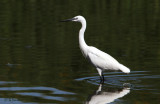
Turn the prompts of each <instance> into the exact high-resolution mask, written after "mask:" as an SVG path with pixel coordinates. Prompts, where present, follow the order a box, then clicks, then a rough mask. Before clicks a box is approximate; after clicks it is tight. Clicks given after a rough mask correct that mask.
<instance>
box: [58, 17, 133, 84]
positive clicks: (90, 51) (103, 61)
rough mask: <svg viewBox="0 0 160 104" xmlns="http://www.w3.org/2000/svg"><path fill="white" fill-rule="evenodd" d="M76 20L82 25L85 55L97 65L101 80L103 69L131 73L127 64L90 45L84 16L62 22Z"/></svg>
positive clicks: (82, 42) (81, 39)
mask: <svg viewBox="0 0 160 104" xmlns="http://www.w3.org/2000/svg"><path fill="white" fill-rule="evenodd" d="M66 21H74V22H80V23H81V24H82V27H81V29H80V31H79V47H80V49H81V51H82V53H83V55H84V57H86V58H87V59H88V60H89V61H90V62H91V63H92V64H93V66H95V67H96V69H97V71H98V73H99V75H100V79H101V82H102V83H103V82H104V76H103V71H104V70H121V71H122V72H124V73H130V69H129V68H127V67H126V66H124V65H122V64H120V63H119V62H118V61H117V60H116V59H114V58H113V57H112V56H110V55H109V54H107V53H105V52H103V51H101V50H99V49H97V48H95V47H93V46H88V45H87V44H86V42H85V40H84V32H85V30H86V20H85V18H84V17H83V16H75V17H73V18H71V19H67V20H62V21H61V22H66Z"/></svg>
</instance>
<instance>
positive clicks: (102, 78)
mask: <svg viewBox="0 0 160 104" xmlns="http://www.w3.org/2000/svg"><path fill="white" fill-rule="evenodd" d="M100 78H101V81H100V83H101V84H103V83H104V75H103V72H102V73H101V76H100Z"/></svg>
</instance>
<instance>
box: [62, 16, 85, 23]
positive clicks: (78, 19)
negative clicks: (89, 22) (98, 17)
mask: <svg viewBox="0 0 160 104" xmlns="http://www.w3.org/2000/svg"><path fill="white" fill-rule="evenodd" d="M83 20H85V19H84V17H83V16H75V17H73V18H71V19H66V20H62V21H61V22H68V21H74V22H82V21H83Z"/></svg>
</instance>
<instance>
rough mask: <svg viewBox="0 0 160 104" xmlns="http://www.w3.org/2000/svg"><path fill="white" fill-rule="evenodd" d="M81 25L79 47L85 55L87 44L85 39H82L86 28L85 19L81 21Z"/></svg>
mask: <svg viewBox="0 0 160 104" xmlns="http://www.w3.org/2000/svg"><path fill="white" fill-rule="evenodd" d="M81 23H82V27H81V29H80V31H79V46H80V49H81V51H82V53H83V55H84V56H87V52H86V51H87V47H88V45H87V44H86V42H85V40H84V32H85V30H86V21H85V20H84V21H82V22H81Z"/></svg>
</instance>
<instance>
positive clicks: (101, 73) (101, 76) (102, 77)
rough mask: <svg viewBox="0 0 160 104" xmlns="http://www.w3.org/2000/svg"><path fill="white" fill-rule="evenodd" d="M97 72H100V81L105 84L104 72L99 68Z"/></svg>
mask: <svg viewBox="0 0 160 104" xmlns="http://www.w3.org/2000/svg"><path fill="white" fill-rule="evenodd" d="M97 71H98V73H99V75H100V79H101V81H100V83H104V76H103V72H102V70H101V69H99V68H97Z"/></svg>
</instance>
